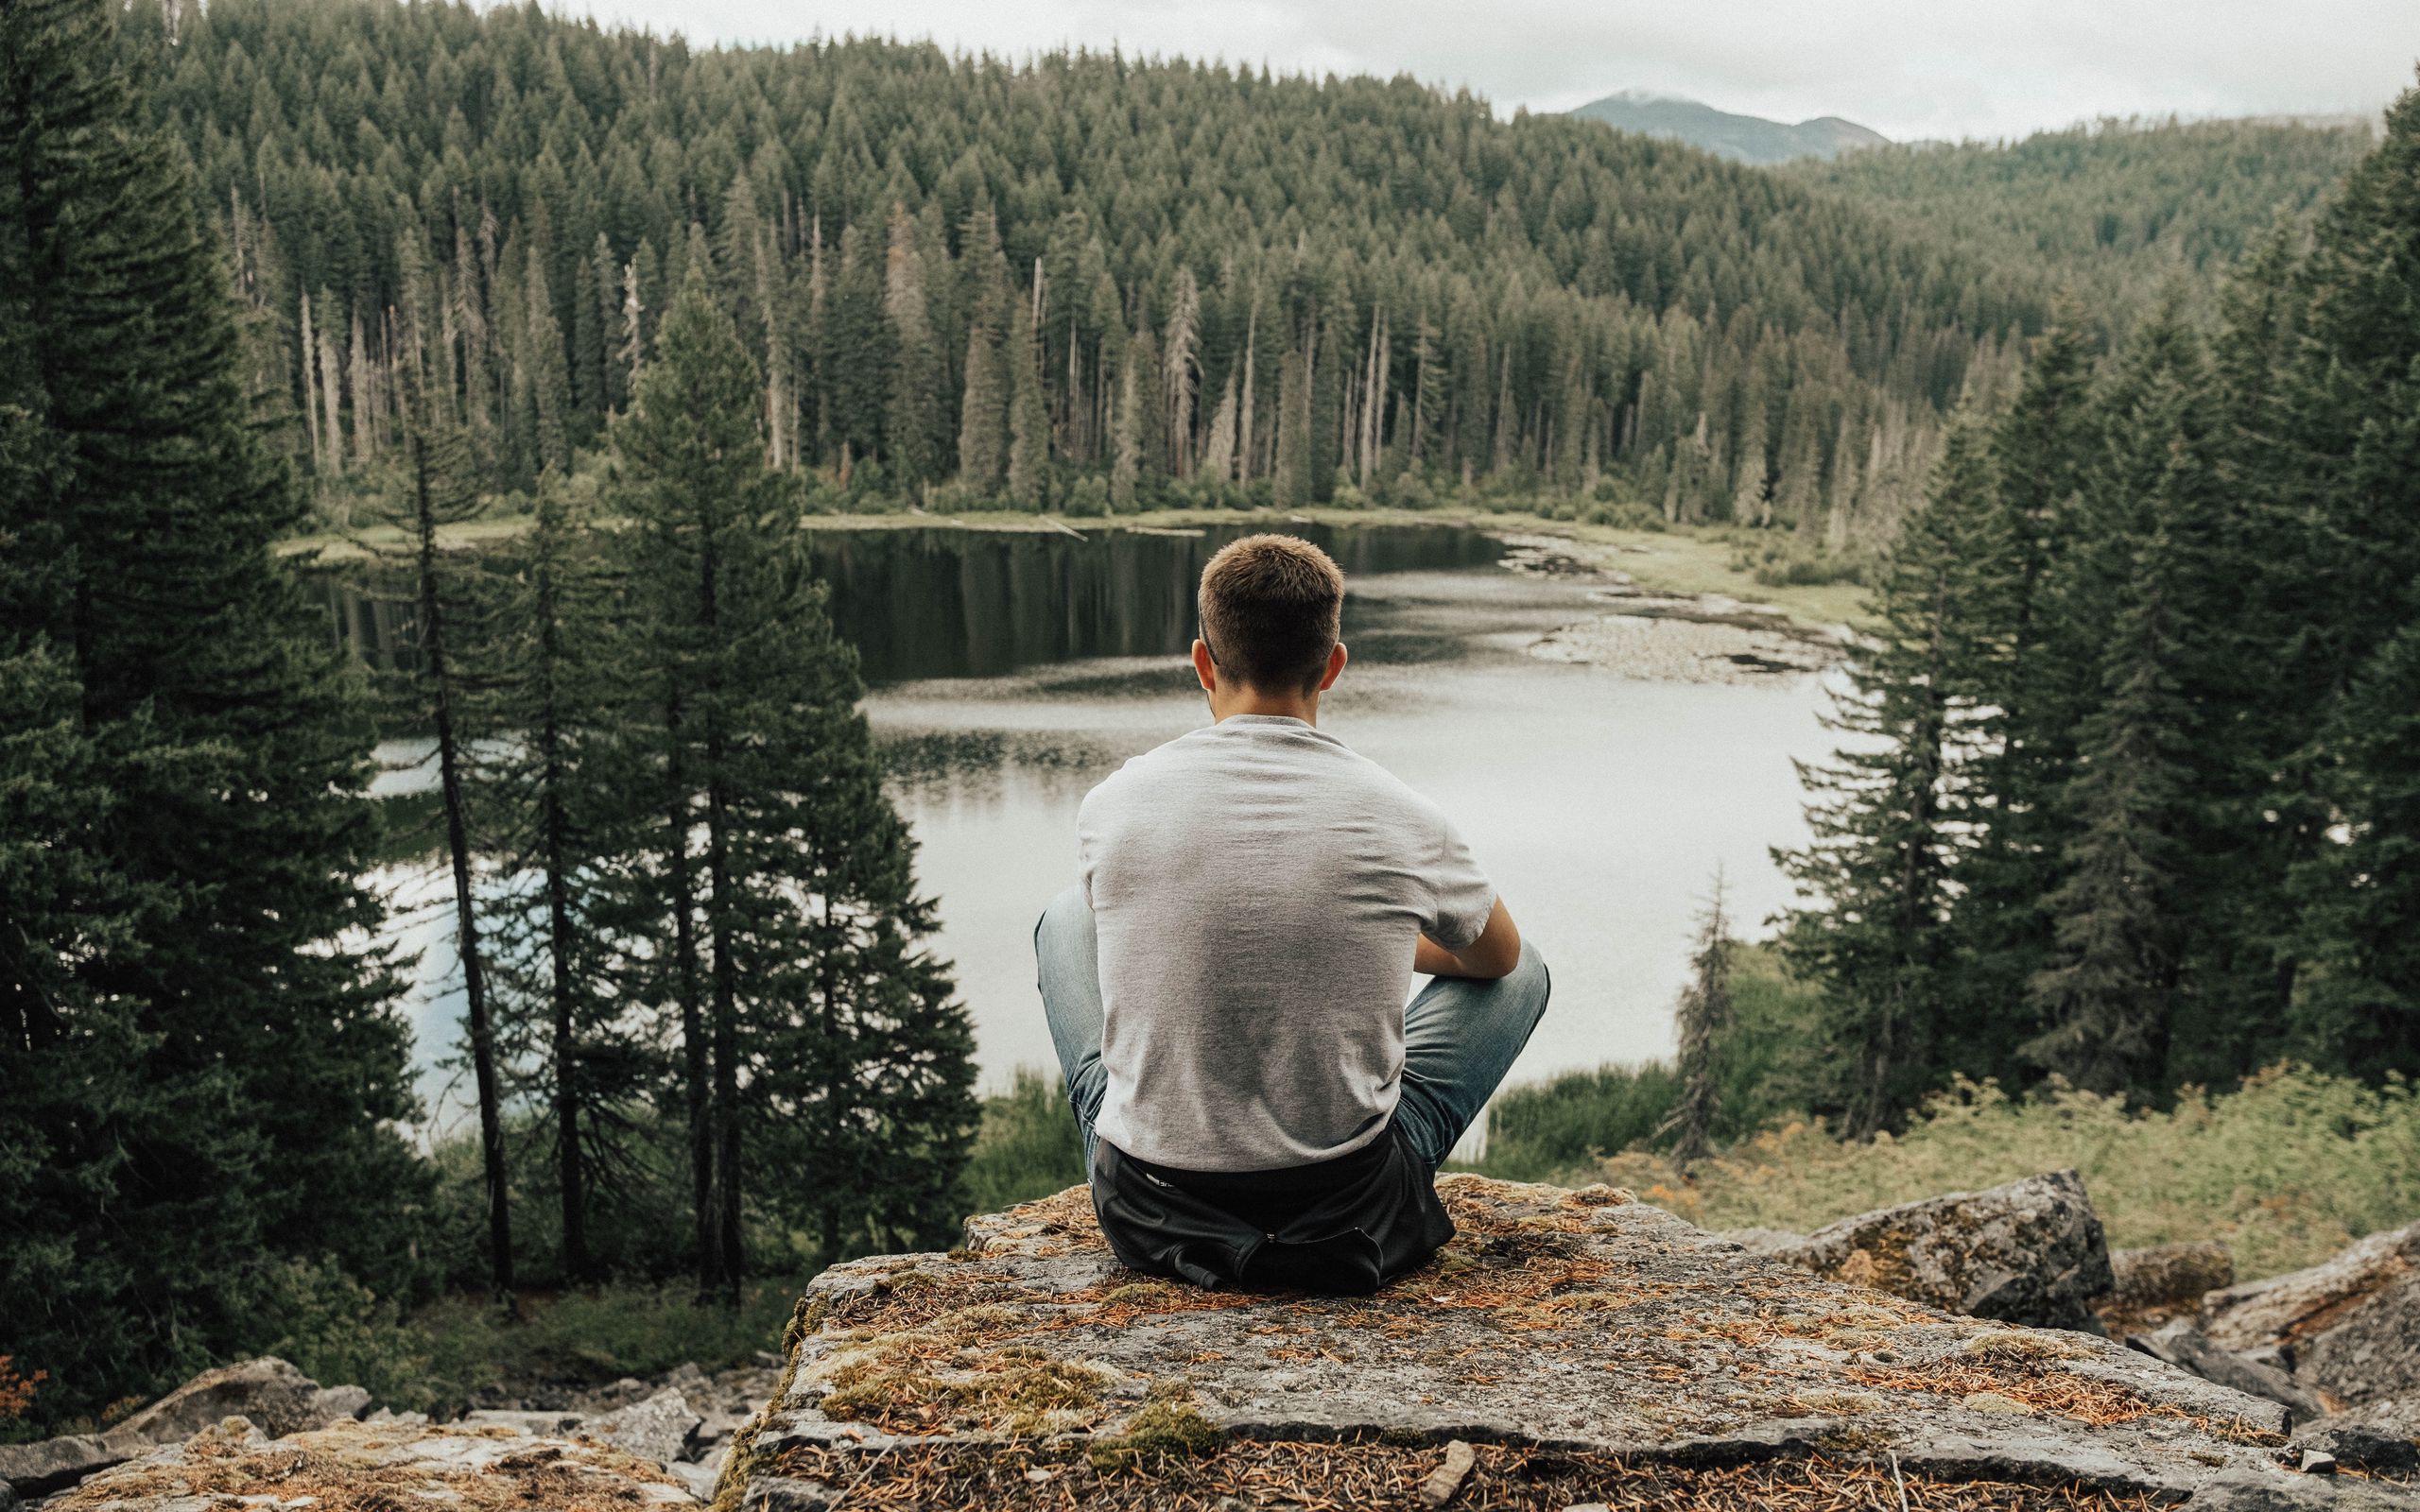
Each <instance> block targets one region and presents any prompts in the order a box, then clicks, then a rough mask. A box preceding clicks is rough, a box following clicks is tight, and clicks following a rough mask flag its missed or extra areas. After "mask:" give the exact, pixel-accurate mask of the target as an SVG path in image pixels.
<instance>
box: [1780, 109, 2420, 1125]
mask: <svg viewBox="0 0 2420 1512" xmlns="http://www.w3.org/2000/svg"><path fill="white" fill-rule="evenodd" d="M2415 186H2420V93H2413V94H2406V95H2405V97H2404V98H2403V99H2402V101H2401V102H2400V103H2398V104H2397V106H2396V107H2395V108H2394V111H2393V112H2391V113H2390V115H2389V117H2388V130H2387V134H2386V137H2385V140H2384V142H2383V144H2382V145H2380V146H2378V147H2377V149H2376V150H2374V151H2373V152H2371V153H2370V154H2369V155H2368V156H2367V157H2365V158H2364V159H2363V160H2362V161H2361V162H2360V163H2359V166H2357V167H2356V168H2355V169H2354V170H2353V171H2352V173H2351V174H2350V175H2349V176H2348V177H2347V178H2346V179H2345V180H2344V181H2343V183H2342V186H2341V188H2340V189H2339V190H2338V192H2337V193H2336V194H2335V195H2334V197H2333V198H2331V200H2330V202H2329V204H2328V207H2327V208H2326V209H2325V212H2324V213H2323V214H2322V215H2321V216H2320V218H2319V219H2318V221H2317V223H2316V225H2315V227H2314V229H2313V230H2312V232H2310V234H2309V236H2308V243H2307V245H2302V244H2296V243H2293V242H2290V241H2289V240H2288V239H2287V237H2286V236H2285V235H2284V234H2283V233H2279V234H2277V235H2275V236H2273V237H2272V238H2271V240H2270V241H2269V242H2268V243H2267V244H2266V245H2265V246H2264V247H2263V249H2261V250H2259V251H2258V252H2257V254H2256V255H2255V256H2254V257H2252V258H2251V259H2249V260H2248V261H2247V262H2246V263H2245V264H2244V265H2243V266H2242V267H2241V268H2240V270H2239V271H2238V276H2236V277H2235V278H2234V279H2233V281H2232V282H2231V283H2230V284H2229V286H2228V289H2227V291H2226V294H2225V296H2224V299H2223V301H2222V306H2223V308H2222V310H2221V312H2220V313H2219V317H2218V318H2217V319H2216V320H2215V321H2214V322H2213V324H2214V326H2215V329H2212V330H2208V331H2204V330H2203V329H2201V328H2200V327H2199V326H2198V325H2197V324H2196V322H2195V321H2194V320H2193V319H2192V318H2189V316H2188V313H2187V311H2186V310H2185V309H2184V308H2183V307H2182V305H2181V303H2179V302H2171V303H2170V304H2169V305H2168V306H2167V307H2166V308H2164V309H2162V310H2160V311H2159V312H2157V313H2155V314H2154V315H2153V316H2152V317H2151V318H2147V319H2146V320H2144V321H2143V322H2141V323H2140V325H2139V326H2138V328H2137V329H2136V330H2135V333H2134V334H2133V335H2132V336H2131V337H2130V338H2129V339H2128V340H2127V341H2125V342H2124V343H2123V344H2122V345H2121V346H2120V347H2119V348H2118V349H2117V350H2116V351H2114V352H2110V353H2108V354H2107V355H2106V356H2102V357H2098V358H2096V357H2095V356H2094V354H2093V352H2092V351H2091V348H2090V345H2089V344H2088V342H2087V341H2086V340H2085V339H2083V336H2082V335H2080V334H2079V331H2078V329H2077V325H2078V323H2079V321H2080V319H2081V315H2080V312H2075V311H2070V312H2068V316H2067V318H2066V320H2065V321H2063V322H2062V323H2061V324H2059V325H2057V326H2056V327H2054V329H2052V330H2051V331H2050V332H2049V333H2048V335H2045V336H2044V337H2043V338H2041V340H2040V342H2039V343H2038V344H2037V346H2036V348H2035V350H2034V352H2033V353H2032V357H2031V364H2030V366H2029V369H2028V370H2027V373H2026V376H2025V379H2024V382H2023V385H2022V387H2021V388H2020V390H2019V392H2018V393H2017V395H2016V397H2015V399H2014V402H2013V403H2012V404H2011V405H2010V406H2009V407H2008V408H2007V410H2006V411H2005V412H2004V413H2003V414H2001V415H1999V416H1998V417H1997V419H1995V420H1992V421H1989V422H1988V423H1985V422H1976V423H1973V424H1968V425H1964V426H1962V427H1961V428H1960V429H1958V430H1957V431H1956V432H1954V434H1953V435H1952V438H1951V439H1950V441H1949V444H1948V447H1947V451H1946V454H1945V459H1944V461H1943V463H1942V465H1941V468H1940V471H1939V472H1938V473H1937V474H1936V477H1935V480H1934V484H1933V488H1932V492H1931V497H1930V500H1929V502H1928V503H1927V505H1926V506H1925V507H1923V508H1922V509H1920V510H1918V511H1917V512H1915V513H1914V514H1913V515H1912V516H1911V517H1910V520H1909V522H1908V524H1907V527H1906V529H1905V531H1904V533H1903V535H1902V538H1901V540H1900V541H1899V542H1898V544H1897V545H1896V547H1895V548H1894V549H1893V553H1892V554H1891V557H1890V559H1889V562H1888V565H1887V568H1886V570H1885V571H1884V572H1883V574H1882V575H1881V576H1880V578H1879V581H1878V585H1877V588H1876V612H1877V614H1878V616H1879V618H1880V620H1881V622H1882V629H1881V631H1880V633H1879V634H1878V635H1877V637H1876V639H1875V640H1874V641H1873V642H1872V643H1871V644H1868V645H1867V646H1866V647H1864V648H1863V649H1862V650H1861V651H1860V652H1859V653H1858V656H1857V658H1856V659H1855V662H1854V663H1853V674H1854V681H1855V685H1856V693H1855V696H1852V697H1850V698H1848V699H1846V700H1844V702H1843V705H1842V713H1841V719H1842V723H1843V725H1844V726H1845V728H1846V729H1847V730H1848V731H1850V732H1851V733H1852V734H1853V735H1855V736H1856V737H1858V738H1857V739H1856V740H1855V741H1854V742H1853V743H1852V744H1851V747H1850V748H1849V749H1848V750H1847V751H1845V752H1844V753H1843V754H1842V755H1841V756H1840V757H1839V758H1838V759H1837V761H1836V762H1835V763H1834V764H1833V765H1829V766H1826V767H1824V768H1821V769H1818V770H1815V771H1813V772H1810V773H1809V781H1810V784H1811V787H1812V789H1813V791H1814V794H1815V801H1814V803H1813V806H1812V817H1813V819H1814V821H1815V827H1816V832H1817V836H1818V839H1817V843H1816V844H1815V845H1814V846H1813V847H1812V848H1810V849H1809V850H1807V851H1802V852H1799V853H1797V854H1795V855H1792V856H1790V857H1788V858H1786V859H1787V860H1788V861H1789V864H1790V866H1791V867H1792V868H1793V870H1794V872H1795V874H1796V876H1797V878H1798V880H1799V881H1800V883H1801V885H1803V886H1804V888H1805V889H1806V892H1807V894H1808V895H1809V902H1808V906H1807V907H1806V909H1804V910H1803V911H1801V912H1799V913H1798V914H1796V915H1795V916H1794V917H1793V918H1792V919H1790V921H1789V928H1788V930H1787V932H1786V934H1785V936H1784V945H1785V948H1786V950H1787V952H1788V954H1789V958H1790V959H1791V961H1792V963H1793V964H1794V965H1795V966H1796V967H1797V969H1798V970H1799V971H1802V972H1803V973H1805V974H1806V975H1807V976H1808V977H1809V978H1811V979H1813V980H1816V981H1819V982H1821V983H1822V984H1823V985H1824V987H1825V988H1827V991H1828V999H1829V1008H1828V1014H1829V1021H1828V1024H1827V1031H1828V1034H1829V1036H1830V1038H1831V1040H1832V1042H1833V1043H1834V1045H1835V1046H1836V1048H1837V1049H1838V1050H1839V1051H1840V1053H1841V1054H1840V1061H1841V1065H1842V1067H1843V1068H1844V1074H1843V1075H1842V1077H1841V1083H1840V1085H1839V1086H1838V1087H1837V1088H1836V1089H1835V1092H1836V1095H1837V1097H1838V1099H1839V1101H1840V1104H1841V1107H1843V1108H1845V1109H1846V1111H1847V1113H1848V1116H1849V1120H1850V1123H1851V1125H1853V1126H1854V1127H1857V1128H1859V1129H1872V1128H1875V1127H1877V1126H1880V1125H1884V1124H1886V1123H1889V1122H1891V1121H1892V1120H1893V1119H1894V1118H1896V1117H1898V1116H1899V1115H1900V1114H1901V1113H1902V1112H1903V1111H1904V1110H1906V1109H1907V1108H1910V1106H1911V1105H1912V1104H1913V1103H1914V1101H1915V1099H1916V1097H1917V1095H1918V1094H1920V1093H1921V1092H1923V1091H1926V1090H1927V1089H1929V1088H1933V1087H1937V1086H1940V1085H1942V1084H1943V1083H1945V1081H1946V1080H1947V1079H1948V1078H1949V1077H1950V1075H1951V1074H1953V1073H1963V1074H1969V1075H1977V1076H1980V1075H1997V1076H2000V1077H2002V1078H2004V1079H2006V1080H2009V1081H2011V1082H2014V1083H2024V1082H2030V1081H2033V1080H2037V1079H2039V1078H2042V1077H2044V1076H2046V1075H2050V1074H2056V1075H2060V1076H2063V1077H2065V1078H2066V1080H2067V1081H2069V1082H2071V1083H2073V1084H2075V1085H2077V1086H2079V1087H2082V1088H2084V1089H2087V1090H2090V1091H2102V1092H2112V1091H2119V1092H2128V1093H2134V1094H2138V1095H2150V1096H2157V1095H2162V1094H2165V1093H2167V1092H2168V1091H2170V1090H2172V1089H2174V1088H2176V1087H2178V1086H2180V1085H2183V1084H2187V1083H2202V1084H2205V1085H2206V1084H2218V1083H2221V1082H2224V1081H2226V1080H2229V1079H2232V1078H2233V1077H2236V1076H2238V1075H2241V1074H2245V1073H2248V1072H2250V1071H2252V1070H2253V1069H2255V1068H2256V1067H2258V1066H2260V1065H2263V1064H2266V1063H2269V1062H2271V1061H2273V1060H2276V1059H2279V1058H2282V1057H2295V1058H2299V1059H2306V1060H2308V1061H2311V1062H2313V1063H2315V1064H2317V1065H2318V1066H2319V1067H2320V1068H2322V1069H2323V1070H2328V1071H2335V1072H2342V1073H2352V1074H2360V1075H2365V1076H2372V1077H2376V1076H2379V1075H2383V1074H2402V1075H2406V1076H2410V1075H2413V1074H2420V949H2415V946H2414V944H2413V941H2414V940H2415V938H2420V928H2415V926H2420V870H2416V869H2415V862H2420V851H2415V845H2416V844H2420V842H2415V838H2414V837H2415V835H2420V805H2415V802H2414V795H2415V793H2420V743H2416V742H2415V736H2420V724H2415V721H2414V717H2413V710H2414V709H2415V708H2420V676H2415V668H2420V654H2415V651H2414V647H2415V646H2420V425H2415V421H2414V417H2415V416H2420V391H2415V381H2420V380H2416V379H2415V375H2420V323H2415V321H2414V319H2413V316H2412V312H2413V311H2414V309H2420V188H2415Z"/></svg>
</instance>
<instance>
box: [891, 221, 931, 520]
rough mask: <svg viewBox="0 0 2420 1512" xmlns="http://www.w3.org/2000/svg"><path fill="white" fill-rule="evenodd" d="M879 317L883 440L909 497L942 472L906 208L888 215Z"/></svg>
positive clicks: (918, 271) (925, 314) (925, 322)
mask: <svg viewBox="0 0 2420 1512" xmlns="http://www.w3.org/2000/svg"><path fill="white" fill-rule="evenodd" d="M886 268H887V271H886V272H885V275H884V279H883V314H884V315H885V316H886V317H887V318H889V320H890V333H891V369H890V405H889V408H888V409H887V411H886V412H885V417H884V421H883V437H884V439H885V441H886V442H887V443H888V460H889V461H890V467H891V472H892V474H893V476H894V477H895V479H896V480H897V482H898V484H899V486H900V487H901V488H903V489H906V490H909V492H910V493H911V494H912V492H913V491H914V490H915V489H916V488H917V487H918V486H919V485H921V484H924V483H926V482H929V481H930V480H931V479H932V478H934V477H935V476H937V475H938V474H939V473H940V472H941V466H942V456H941V352H940V350H939V348H938V347H937V346H936V345H935V343H934V340H933V326H932V319H931V315H930V311H929V310H928V309H927V308H926V301H925V262H924V259H923V258H922V257H921V256H919V255H918V254H917V250H916V223H915V222H914V221H913V220H912V219H910V218H909V217H908V210H907V207H906V206H904V205H893V206H891V209H890V250H889V253H888V255H887V259H886Z"/></svg>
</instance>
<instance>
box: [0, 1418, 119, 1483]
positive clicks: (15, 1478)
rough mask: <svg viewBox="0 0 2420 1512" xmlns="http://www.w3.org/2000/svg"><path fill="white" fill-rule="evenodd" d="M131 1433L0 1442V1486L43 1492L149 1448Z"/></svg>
mask: <svg viewBox="0 0 2420 1512" xmlns="http://www.w3.org/2000/svg"><path fill="white" fill-rule="evenodd" d="M150 1447H151V1445H150V1444H148V1443H147V1442H146V1441H144V1440H143V1439H140V1438H137V1437H135V1436H134V1435H131V1434H124V1433H117V1432H112V1433H106V1434H68V1435H62V1436H61V1437H58V1438H44V1439H41V1440H39V1441H37V1442H35V1443H30V1444H0V1486H8V1487H9V1491H10V1492H11V1494H13V1495H15V1496H20V1497H36V1496H43V1495H47V1494H48V1493H50V1492H52V1491H56V1490H58V1489H59V1488H60V1487H61V1486H73V1485H75V1484H76V1483H77V1482H78V1481H80V1480H82V1479H83V1478H84V1477H85V1476H87V1475H90V1474H92V1473H93V1472H94V1471H95V1470H102V1469H108V1468H109V1467H111V1466H112V1465H117V1464H122V1463H124V1462H125V1461H127V1460H130V1459H132V1458H133V1457H134V1456H135V1455H137V1454H140V1453H142V1452H144V1451H146V1450H147V1449H149V1448H150Z"/></svg>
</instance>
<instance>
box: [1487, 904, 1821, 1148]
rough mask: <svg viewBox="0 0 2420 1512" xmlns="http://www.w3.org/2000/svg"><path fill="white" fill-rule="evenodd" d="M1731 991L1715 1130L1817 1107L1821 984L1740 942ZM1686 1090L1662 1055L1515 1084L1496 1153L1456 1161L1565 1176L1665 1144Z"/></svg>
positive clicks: (1729, 1135)
mask: <svg viewBox="0 0 2420 1512" xmlns="http://www.w3.org/2000/svg"><path fill="white" fill-rule="evenodd" d="M1731 996H1732V1022H1733V1027H1732V1030H1731V1032H1730V1033H1729V1034H1727V1035H1725V1036H1724V1037H1723V1040H1722V1041H1721V1043H1720V1045H1719V1046H1718V1048H1717V1050H1716V1054H1715V1078H1716V1081H1717V1083H1718V1092H1717V1103H1718V1109H1719V1110H1718V1112H1717V1115H1716V1118H1715V1127H1714V1136H1715V1138H1716V1139H1717V1140H1718V1141H1720V1142H1724V1143H1731V1142H1737V1141H1741V1140H1746V1139H1749V1138H1751V1137H1753V1136H1754V1135H1755V1134H1756V1133H1757V1132H1758V1131H1759V1130H1761V1129H1764V1128H1768V1127H1772V1126H1774V1125H1779V1124H1782V1123H1784V1122H1786V1121H1787V1120H1789V1118H1790V1117H1791V1116H1792V1115H1793V1114H1795V1113H1797V1112H1798V1111H1799V1110H1800V1109H1802V1108H1806V1107H1808V1106H1809V1105H1810V1104H1811V1103H1812V1102H1813V1100H1814V1094H1815V1091H1816V1082H1817V1079H1818V1075H1819V1073H1820V1071H1821V1057H1822V1051H1821V1049H1820V1047H1819V1046H1818V1045H1817V1043H1816V1041H1815V1039H1814V1036H1813V1034H1812V1032H1811V1027H1810V1026H1811V1025H1812V1024H1814V1022H1816V1019H1815V1002H1814V1000H1815V993H1814V991H1813V989H1811V988H1806V987H1805V986H1803V985H1801V984H1799V983H1797V982H1794V981H1792V980H1790V978H1789V976H1788V975H1786V974H1785V973H1784V972H1783V971H1782V967H1781V962H1780V960H1779V958H1778V957H1776V956H1775V955H1774V954H1772V952H1771V951H1770V950H1768V949H1766V948H1765V947H1763V946H1760V945H1746V944H1742V945H1738V946H1737V947H1736V948H1735V950H1734V954H1733V956H1732V977H1731ZM1679 1094H1680V1083H1679V1081H1678V1079H1677V1078H1676V1077H1675V1076H1674V1074H1673V1073H1672V1069H1671V1067H1669V1066H1668V1065H1666V1064H1664V1063H1662V1062H1655V1061H1651V1062H1649V1063H1648V1064H1646V1065H1643V1066H1601V1067H1599V1068H1598V1069H1597V1070H1595V1071H1576V1072H1566V1073H1564V1074H1563V1075H1560V1076H1556V1077H1554V1078H1552V1079H1551V1080H1548V1081H1545V1082H1534V1083H1530V1084H1529V1085H1526V1086H1520V1087H1511V1088H1507V1089H1506V1090H1505V1091H1503V1092H1502V1093H1500V1094H1499V1095H1498V1096H1497V1097H1496V1099H1495V1105H1494V1107H1493V1108H1490V1109H1489V1112H1488V1141H1487V1158H1486V1159H1485V1160H1480V1161H1478V1162H1477V1163H1476V1164H1473V1165H1469V1166H1461V1167H1457V1169H1467V1170H1473V1171H1477V1172H1478V1173H1479V1174H1480V1175H1482V1176H1493V1177H1503V1178H1504V1179H1505V1180H1508V1181H1544V1180H1561V1179H1563V1178H1564V1177H1569V1176H1571V1175H1572V1174H1573V1173H1575V1172H1576V1171H1579V1170H1581V1169H1582V1168H1583V1167H1585V1166H1587V1165H1588V1164H1589V1163H1590V1162H1592V1161H1595V1160H1601V1159H1603V1158H1604V1157H1606V1156H1609V1155H1614V1154H1616V1153H1619V1152H1621V1151H1624V1150H1631V1149H1637V1148H1643V1147H1648V1146H1651V1145H1655V1144H1659V1143H1663V1141H1662V1140H1661V1139H1660V1138H1659V1137H1658V1135H1657V1132H1656V1130H1657V1128H1658V1126H1659V1125H1661V1124H1662V1123H1663V1121H1664V1118H1665V1116H1666V1115H1667V1114H1668V1113H1669V1112H1670V1111H1671V1110H1672V1105H1673V1103H1674V1101H1675V1099H1677V1098H1678V1096H1679ZM1588 1179H1590V1180H1593V1179H1595V1178H1594V1177H1589V1178H1588ZM1564 1184H1566V1185H1584V1184H1585V1183H1584V1182H1578V1181H1565V1182H1564Z"/></svg>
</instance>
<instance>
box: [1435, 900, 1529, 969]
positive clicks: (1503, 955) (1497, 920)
mask: <svg viewBox="0 0 2420 1512" xmlns="http://www.w3.org/2000/svg"><path fill="white" fill-rule="evenodd" d="M1520 964H1521V932H1520V931H1519V930H1517V929H1515V928H1513V916H1512V915H1511V914H1509V913H1506V912H1505V911H1504V900H1503V899H1501V898H1498V899H1497V900H1495V908H1494V909H1493V910H1491V911H1490V912H1489V914H1488V916H1487V928H1485V929H1483V930H1481V931H1479V936H1478V938H1477V939H1475V940H1473V941H1471V942H1470V943H1469V944H1468V945H1465V946H1463V947H1462V948H1461V950H1458V951H1449V950H1447V949H1446V948H1445V947H1444V946H1443V945H1440V944H1438V943H1437V942H1436V941H1435V940H1433V939H1430V938H1429V937H1428V936H1426V935H1423V936H1420V943H1419V944H1418V945H1415V946H1413V947H1412V952H1411V969H1412V970H1413V971H1418V972H1419V973H1420V974H1421V975H1423V976H1470V977H1477V978H1478V979H1479V980H1480V981H1494V980H1495V978H1497V977H1499V976H1510V975H1512V974H1513V968H1514V967H1515V966H1518V965H1520Z"/></svg>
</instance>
